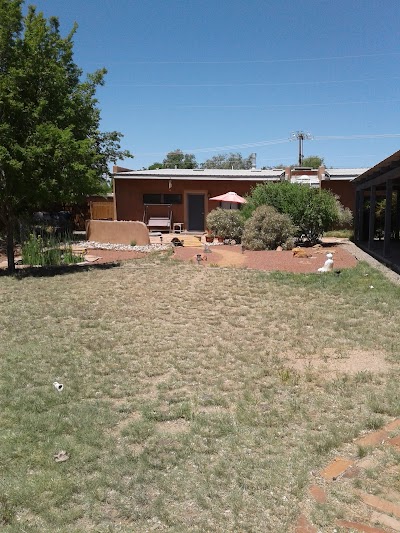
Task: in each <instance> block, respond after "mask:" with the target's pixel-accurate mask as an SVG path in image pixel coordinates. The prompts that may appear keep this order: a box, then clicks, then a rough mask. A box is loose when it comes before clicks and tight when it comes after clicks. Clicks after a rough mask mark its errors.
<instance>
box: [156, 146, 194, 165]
mask: <svg viewBox="0 0 400 533" xmlns="http://www.w3.org/2000/svg"><path fill="white" fill-rule="evenodd" d="M162 168H197V161H196V157H195V156H194V155H193V154H184V153H183V152H182V150H179V148H178V149H177V150H174V151H173V152H169V153H168V154H167V155H166V157H165V159H164V160H163V164H162Z"/></svg>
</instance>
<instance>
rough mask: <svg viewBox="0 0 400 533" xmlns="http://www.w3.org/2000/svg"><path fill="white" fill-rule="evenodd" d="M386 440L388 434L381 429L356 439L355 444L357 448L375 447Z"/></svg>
mask: <svg viewBox="0 0 400 533" xmlns="http://www.w3.org/2000/svg"><path fill="white" fill-rule="evenodd" d="M387 438H388V432H387V431H386V430H385V429H381V430H379V431H374V432H373V433H369V435H366V436H365V437H361V439H357V440H356V441H355V444H357V445H358V446H376V445H378V444H382V443H383V442H384V441H385V440H386V439H387Z"/></svg>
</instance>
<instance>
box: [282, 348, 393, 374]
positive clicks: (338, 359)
mask: <svg viewBox="0 0 400 533" xmlns="http://www.w3.org/2000/svg"><path fill="white" fill-rule="evenodd" d="M286 361H287V363H288V364H290V366H291V367H293V368H294V369H296V370H299V371H305V370H308V371H311V372H317V373H318V374H320V375H322V376H326V377H332V376H337V375H338V374H341V373H343V374H352V375H354V374H358V373H359V372H371V373H373V374H380V373H386V372H389V371H390V370H391V369H392V366H391V365H390V364H389V363H388V362H387V361H386V360H385V355H384V354H383V353H380V352H369V351H365V350H350V351H348V352H346V354H344V355H343V354H342V355H338V354H335V353H333V352H332V351H330V350H326V351H324V352H323V353H322V354H318V355H317V354H315V355H313V356H310V357H305V358H297V357H296V358H294V357H290V356H289V357H287V359H286Z"/></svg>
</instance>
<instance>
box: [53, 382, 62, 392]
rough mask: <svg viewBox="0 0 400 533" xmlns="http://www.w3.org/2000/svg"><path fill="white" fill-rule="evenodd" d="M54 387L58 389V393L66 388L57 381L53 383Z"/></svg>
mask: <svg viewBox="0 0 400 533" xmlns="http://www.w3.org/2000/svg"><path fill="white" fill-rule="evenodd" d="M53 386H54V388H55V389H56V391H58V392H61V391H62V390H63V388H64V385H63V384H62V383H58V381H55V382H54V383H53Z"/></svg>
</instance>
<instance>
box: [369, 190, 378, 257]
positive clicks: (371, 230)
mask: <svg viewBox="0 0 400 533" xmlns="http://www.w3.org/2000/svg"><path fill="white" fill-rule="evenodd" d="M369 204H370V208H369V231H368V249H371V248H372V245H373V243H374V236H375V214H376V213H375V211H376V185H372V186H371V189H370V198H369Z"/></svg>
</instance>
